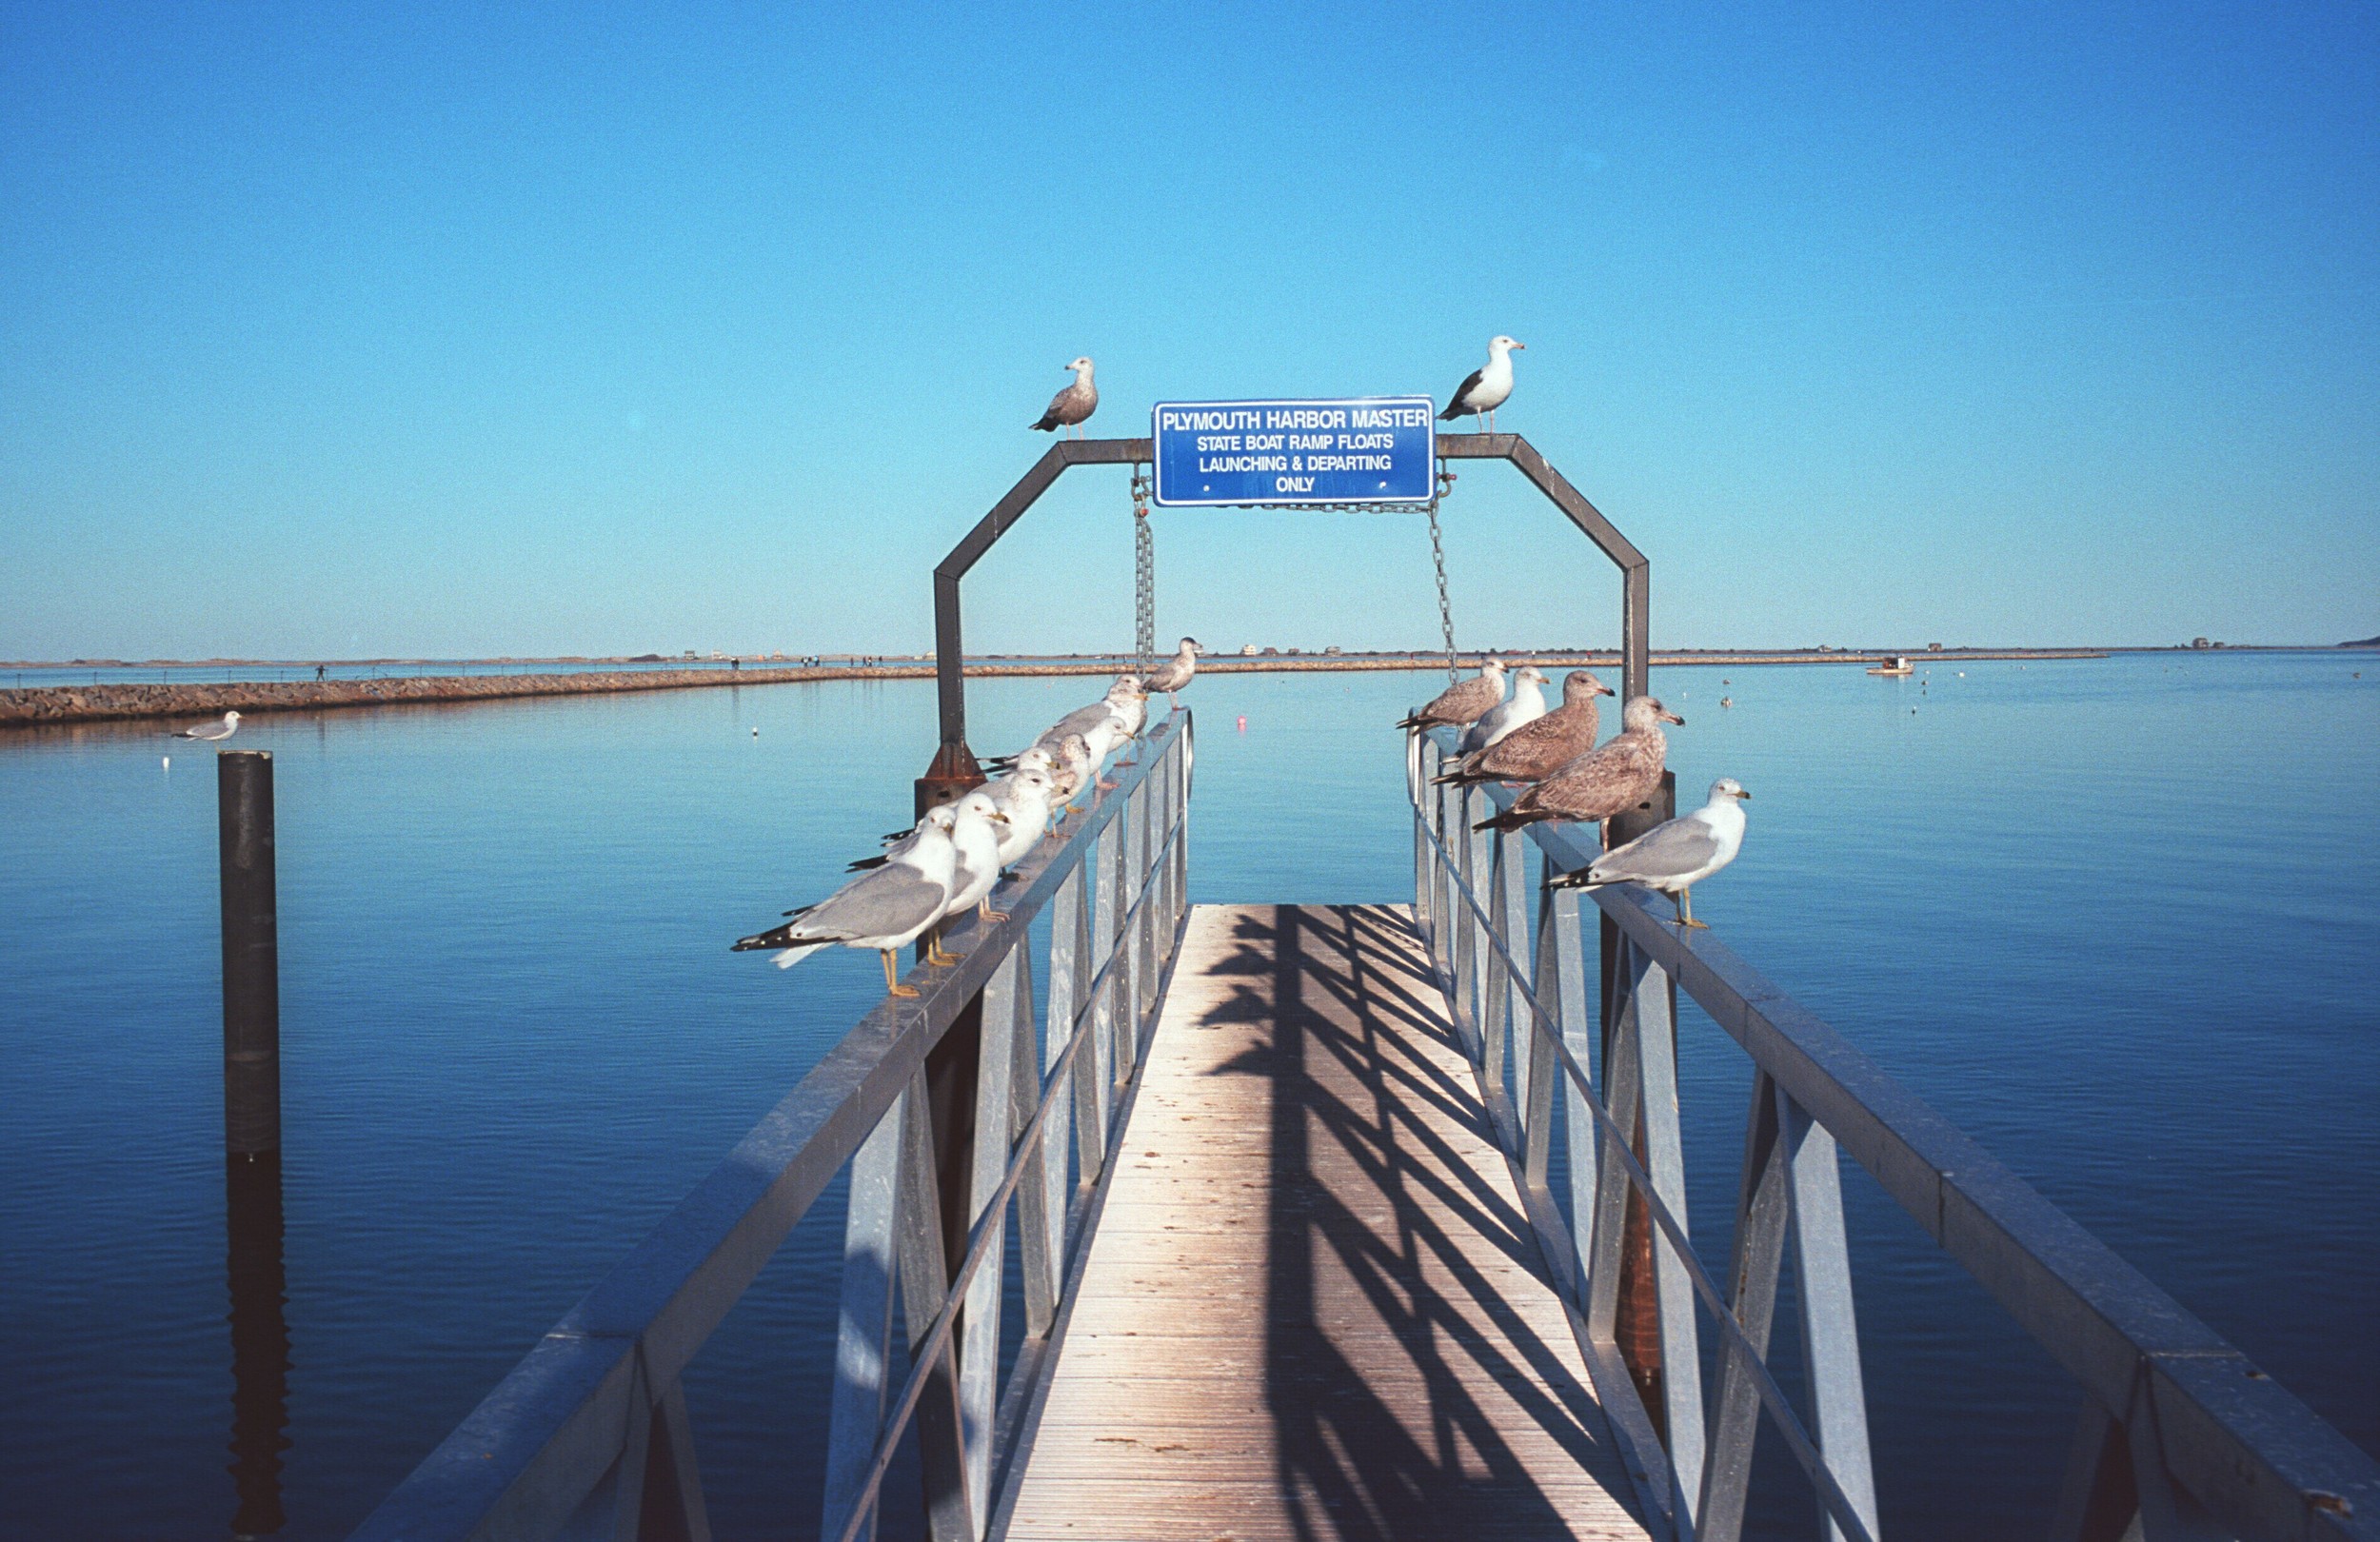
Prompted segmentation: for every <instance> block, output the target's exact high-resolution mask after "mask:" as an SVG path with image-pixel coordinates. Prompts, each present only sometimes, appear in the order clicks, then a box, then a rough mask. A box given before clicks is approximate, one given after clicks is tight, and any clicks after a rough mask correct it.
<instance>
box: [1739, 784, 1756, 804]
mask: <svg viewBox="0 0 2380 1542" xmlns="http://www.w3.org/2000/svg"><path fill="white" fill-rule="evenodd" d="M1735 801H1737V802H1742V803H1749V802H1751V801H1752V794H1750V793H1748V792H1746V791H1744V790H1743V789H1742V788H1741V787H1738V788H1736V789H1735Z"/></svg>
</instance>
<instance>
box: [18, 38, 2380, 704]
mask: <svg viewBox="0 0 2380 1542" xmlns="http://www.w3.org/2000/svg"><path fill="white" fill-rule="evenodd" d="M996 11H997V12H1000V14H997V15H996V14H995V12H996ZM1499 331H1500V332H1509V333H1511V334H1512V335H1514V336H1516V337H1518V338H1520V339H1522V340H1523V341H1525V342H1526V343H1527V344H1528V345H1529V348H1528V351H1527V352H1526V353H1524V354H1522V355H1520V356H1519V360H1518V363H1519V366H1520V384H1519V387H1518V390H1517V393H1516V395H1515V397H1514V400H1513V403H1512V405H1511V406H1510V408H1509V409H1508V410H1507V411H1506V413H1505V414H1504V416H1503V423H1502V426H1504V427H1507V428H1513V429H1517V430H1519V431H1521V432H1523V433H1525V434H1527V435H1528V436H1529V437H1530V439H1531V440H1532V441H1534V442H1535V443H1536V444H1537V445H1538V446H1539V447H1540V448H1542V449H1543V450H1544V451H1545V452H1546V453H1547V454H1548V455H1549V456H1550V457H1551V458H1552V459H1553V461H1554V462H1555V464H1557V465H1559V466H1561V467H1562V468H1563V469H1564V470H1566V471H1567V472H1568V473H1569V474H1570V476H1571V477H1572V479H1573V480H1574V481H1575V482H1577V484H1579V486H1580V487H1581V488H1582V489H1583V490H1585V491H1586V492H1587V494H1588V495H1589V496H1590V497H1591V498H1593V499H1595V500H1596V501H1597V504H1600V506H1601V507H1602V508H1603V509H1604V510H1605V511H1606V512H1607V513H1608V514H1610V515H1611V516H1612V517H1613V519H1614V520H1615V521H1616V522H1617V523H1618V524H1619V525H1620V526H1621V528H1622V529H1624V530H1626V531H1627V532H1629V534H1630V535H1631V536H1632V538H1633V539H1634V540H1635V541H1636V543H1637V544H1639V545H1641V546H1642V547H1643V548H1644V549H1645V550H1646V551H1647V552H1648V553H1649V554H1650V555H1651V557H1652V559H1653V563H1654V569H1653V571H1654V637H1655V641H1656V643H1657V644H1665V645H1691V644H1709V645H1728V644H1765V643H1800V642H1817V641H1821V640H1827V641H1835V642H1861V641H1871V642H1917V641H1931V640H1935V639H1940V640H1944V641H1948V642H2044V643H2050V642H2170V641H2173V640H2177V639H2181V640H2186V639H2188V638H2190V637H2191V636H2192V635H2195V634H2201V633H2203V634H2207V635H2211V636H2214V637H2219V638H2226V639H2231V640H2237V641H2246V642H2287V641H2313V642H2335V641H2338V640H2340V639H2343V638H2348V637H2360V636H2366V635H2370V634H2371V633H2373V632H2380V507H2376V506H2375V495H2374V485H2375V481H2376V480H2380V475H2376V474H2380V10H2376V9H2375V8H2374V7H2373V6H2371V5H2370V4H2369V3H2366V0H2352V3H2339V4H2317V5H2305V6H2273V5H2269V4H2252V5H2250V4H2244V5H2237V6H2231V7H2205V6H2185V7H2175V6H2149V5H2142V6H2136V7H2110V6H2103V5H2089V4H2085V5H2061V6H2024V7H1974V8H1962V9H1960V10H1956V11H1950V10H1941V11H1932V10H1927V11H1922V12H1921V11H1920V10H1915V9H1913V8H1910V7H1907V6H1904V5H1897V4H1878V5H1874V6H1867V7H1860V6H1840V5H1837V6H1826V7H1793V8H1774V7H1764V8H1740V9H1737V8H1719V7H1712V6H1701V5H1694V6H1689V5H1682V4H1656V5H1651V6H1629V7H1611V8H1595V9H1585V8H1574V7H1562V8H1556V9H1550V10H1537V9H1532V8H1527V7H1517V6H1512V5H1503V6H1496V7H1484V8H1483V7H1476V6H1475V7H1460V6H1450V7H1439V8H1433V9H1429V10H1398V9H1394V8H1388V7H1379V6H1365V7H1361V8H1346V9H1335V8H1323V7H1282V6H1279V5H1271V4H1268V5H1263V6H1259V7H1251V8H1246V9H1242V10H1228V9H1224V8H1219V7H1214V6H1206V5H1201V6H1197V7H1187V8H1179V9H1159V8H1153V7H1135V8H1117V9H1116V10H1084V11H1070V10H1041V11H1037V12H1033V13H1031V14H1030V16H1029V17H1024V16H1022V14H1021V13H1018V12H1013V11H1011V10H1009V8H991V7H964V8H959V7H954V8H951V9H949V10H945V11H942V12H936V13H925V14H905V15H904V14H900V13H895V12H893V11H891V10H883V9H880V8H874V7H849V8H820V9H818V10H814V11H813V10H799V9H796V8H780V7H766V6H750V5H738V6H731V7H716V8H704V7H698V6H692V5H685V4H672V5H669V6H666V7H656V8H653V9H652V10H648V11H638V10H634V9H632V8H628V7H603V8H597V7H588V6H575V5H570V6H564V5H557V6H552V7H548V8H532V7H487V6H480V5H472V6H457V7H452V8H437V7H430V6H385V7H357V8H352V9H351V10H345V11H342V12H338V13H334V12H333V10H332V8H329V7H325V6H313V5H297V4H291V5H282V6H251V5H242V6H236V7H218V6H210V5H197V4H184V3H173V4H161V5H157V6H154V7H149V8H130V7H120V6H110V5H96V4H76V5H67V4H49V5H41V6H32V7H29V6H24V5H19V4H13V3H10V4H6V5H5V6H0V657H19V658H23V657H34V658H45V657H67V656H71V655H90V656H102V655H121V656H133V657H139V656H151V655H155V656H199V655H210V654H237V655H268V656H313V655H322V654H328V655H333V656H347V655H387V654H397V655H414V654H428V655H452V654H482V653H521V654H526V653H549V652H609V651H616V650H625V651H643V650H645V649H647V648H651V649H660V650H675V649H679V648H684V647H700V648H704V649H706V650H707V649H710V648H714V647H717V648H726V649H731V650H762V649H769V648H778V647H782V648H785V649H788V650H795V649H842V648H862V649H869V650H877V651H896V650H898V651H914V650H917V649H922V648H923V647H925V646H927V645H929V643H930V640H931V623H930V614H931V607H930V596H929V590H928V583H927V572H928V569H929V568H930V566H931V564H932V563H933V562H934V561H935V560H936V559H937V558H939V556H940V555H941V553H942V551H943V550H945V549H946V548H947V547H948V546H949V544H951V543H952V542H953V541H954V540H956V539H957V537H958V536H959V535H960V534H961V533H962V531H963V530H964V529H965V528H966V527H967V525H968V524H970V523H971V522H973V521H974V520H975V519H976V518H978V517H979V516H980V515H981V514H982V512H983V510H984V509H985V508H986V507H987V506H989V504H991V502H992V501H993V499H994V498H995V497H997V496H998V495H999V493H1000V492H1001V491H1002V490H1003V489H1004V488H1005V487H1006V486H1007V485H1008V484H1009V483H1010V482H1012V481H1013V480H1014V479H1015V478H1016V477H1017V476H1018V475H1019V474H1020V473H1021V471H1022V470H1023V469H1024V467H1025V466H1026V465H1028V464H1029V463H1030V461H1031V460H1032V459H1033V457H1035V456H1036V455H1038V454H1039V453H1040V452H1041V449H1042V447H1043V446H1044V445H1046V443H1047V441H1046V440H1045V439H1044V438H1043V437H1042V436H1040V435H1036V434H1030V433H1027V432H1026V431H1025V429H1024V425H1026V424H1027V423H1028V422H1030V421H1031V420H1032V419H1033V418H1034V417H1035V416H1036V415H1037V414H1038V413H1039V411H1040V409H1041V405H1042V403H1043V402H1045V401H1046V400H1047V398H1048V396H1049V394H1050V392H1052V391H1053V390H1055V389H1056V388H1057V387H1058V386H1061V385H1062V384H1063V383H1064V380H1065V378H1066V377H1065V376H1064V374H1063V372H1062V370H1061V367H1060V366H1061V365H1062V364H1064V362H1065V361H1067V360H1069V359H1071V358H1073V357H1074V356H1075V355H1076V354H1078V353H1086V352H1087V353H1089V354H1091V355H1093V356H1094V357H1095V358H1097V359H1098V361H1099V365H1100V383H1101V388H1102V405H1101V410H1100V415H1099V417H1098V419H1097V420H1096V423H1095V425H1094V426H1095V428H1096V429H1098V430H1101V431H1104V432H1107V433H1110V434H1124V433H1145V432H1146V431H1147V410H1148V406H1149V405H1150V404H1151V403H1152V402H1154V401H1156V400H1159V399H1160V398H1168V399H1183V398H1198V397H1231V396H1263V395H1325V394H1358V393H1377V392H1398V391H1429V392H1433V393H1438V394H1439V395H1440V396H1441V397H1442V396H1443V393H1444V392H1445V391H1446V390H1447V388H1448V387H1450V386H1453V385H1454V383H1455V382H1456V381H1457V380H1458V379H1459V378H1460V377H1461V376H1462V375H1463V374H1464V372H1466V371H1467V370H1469V369H1471V368H1473V367H1474V366H1476V365H1477V364H1478V363H1479V362H1480V360H1481V358H1482V357H1483V346H1484V344H1485V341H1486V339H1487V338H1488V337H1489V336H1490V335H1492V334H1494V333H1496V332H1499ZM1130 524H1131V521H1130V518H1129V513H1128V505H1127V502H1126V497H1125V488H1124V484H1123V479H1122V475H1121V472H1113V471H1110V472H1078V473H1075V474H1074V475H1072V476H1071V477H1069V478H1068V479H1067V480H1066V481H1065V482H1064V483H1061V484H1060V487H1059V488H1058V490H1057V491H1056V492H1055V493H1053V494H1052V495H1051V496H1050V497H1049V498H1048V499H1046V500H1044V502H1043V504H1042V505H1041V507H1040V508H1038V509H1037V510H1036V511H1035V512H1034V514H1033V515H1032V517H1031V518H1030V520H1029V521H1028V522H1027V523H1026V524H1024V525H1023V526H1022V527H1021V529H1020V530H1019V531H1018V532H1017V533H1016V534H1014V535H1012V536H1011V537H1010V538H1009V539H1008V540H1007V541H1006V542H1005V543H1004V544H1002V547H1001V548H1000V550H999V551H998V552H996V553H995V554H994V555H993V556H992V557H991V558H990V559H988V560H987V561H986V562H985V563H983V565H982V566H981V567H979V568H978V569H977V571H976V574H975V575H974V577H973V578H972V579H971V581H970V585H969V589H968V603H969V618H970V623H971V633H970V642H971V643H973V644H975V645H977V646H981V647H984V648H999V649H1026V648H1035V647H1100V646H1117V645H1121V644H1124V643H1126V642H1128V641H1129V638H1130V631H1131V622H1130V614H1131V611H1130V606H1131V544H1130V533H1129V527H1130ZM1447 539H1448V547H1449V559H1450V562H1451V563H1452V565H1453V567H1454V578H1455V604H1456V620H1457V623H1458V629H1459V631H1460V633H1461V636H1462V640H1463V641H1464V642H1465V643H1466V644H1477V645H1517V644H1529V643H1542V644H1552V643H1557V642H1597V643H1602V642H1611V641H1612V640H1613V639H1614V638H1615V636H1616V608H1617V605H1616V592H1617V590H1616V582H1615V581H1614V580H1613V579H1612V578H1611V577H1610V576H1609V572H1608V569H1607V568H1605V567H1604V566H1603V564H1602V563H1601V560H1600V559H1599V558H1597V556H1595V554H1594V553H1593V552H1592V551H1590V550H1589V549H1588V547H1587V546H1586V545H1585V544H1584V543H1583V542H1582V541H1580V540H1578V539H1577V537H1575V536H1574V535H1572V534H1570V533H1569V532H1568V528H1567V526H1566V525H1564V524H1561V523H1560V522H1559V521H1558V518H1557V516H1556V515H1555V514H1554V513H1553V511H1552V510H1551V509H1550V507H1548V506H1547V505H1545V504H1542V502H1540V501H1537V499H1536V498H1535V495H1534V494H1531V493H1529V492H1527V490H1526V489H1525V488H1524V487H1523V486H1522V484H1520V483H1519V481H1518V479H1517V477H1516V476H1515V475H1514V474H1513V473H1512V472H1511V471H1510V470H1509V468H1501V467H1498V468H1493V469H1491V468H1487V467H1475V468H1473V470H1472V471H1471V473H1470V474H1468V475H1466V476H1465V478H1464V480H1463V482H1462V484H1461V486H1460V487H1459V489H1458V492H1457V495H1456V497H1455V500H1454V501H1453V502H1452V503H1451V504H1450V505H1449V507H1448V511H1447ZM1158 563H1159V586H1160V627H1161V628H1162V629H1163V630H1164V631H1165V633H1166V634H1167V635H1168V636H1171V635H1175V634H1178V633H1179V632H1181V631H1185V630H1187V631H1193V632H1196V633H1198V634H1199V635H1200V637H1201V638H1202V639H1203V640H1205V641H1206V642H1209V643H1217V644H1224V645H1237V644H1238V643H1239V642H1243V641H1259V642H1277V643H1279V644H1282V645H1292V644H1297V645H1309V646H1312V645H1319V644H1322V643H1325V642H1339V643H1342V644H1346V645H1351V646H1369V645H1384V644H1398V643H1407V642H1425V641H1427V640H1428V639H1429V638H1430V637H1431V636H1432V635H1433V633H1434V631H1435V623H1436V616H1435V605H1434V603H1433V600H1432V597H1431V591H1430V583H1429V563H1428V543H1427V539H1426V536H1425V534H1424V532H1423V530H1422V529H1421V528H1420V526H1419V524H1418V521H1415V520H1413V519H1411V518H1408V517H1382V516H1343V515H1342V516H1312V515H1290V514H1240V513H1206V512H1188V511H1185V512H1176V513H1167V514H1162V515H1160V517H1159V529H1158ZM1077 595H1080V596H1081V598H1080V599H1078V598H1076V596H1077Z"/></svg>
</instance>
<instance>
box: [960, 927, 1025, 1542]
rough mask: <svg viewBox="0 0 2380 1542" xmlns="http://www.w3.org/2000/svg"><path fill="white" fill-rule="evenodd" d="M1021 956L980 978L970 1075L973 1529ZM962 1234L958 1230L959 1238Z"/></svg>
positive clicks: (985, 1472)
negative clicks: (987, 1252) (985, 1239)
mask: <svg viewBox="0 0 2380 1542" xmlns="http://www.w3.org/2000/svg"><path fill="white" fill-rule="evenodd" d="M1023 957H1024V951H1023V948H1022V947H1021V945H1020V946H1018V947H1012V948H1010V949H1009V950H1008V954H1007V956H1006V957H1005V958H1003V959H1001V961H1000V963H999V964H998V965H997V966H996V967H995V968H994V969H993V971H992V978H991V979H988V980H986V981H984V984H983V1007H982V1013H983V1026H982V1058H981V1061H980V1063H979V1065H978V1068H977V1072H976V1078H975V1136H974V1151H973V1154H972V1160H971V1161H970V1162H969V1163H968V1169H969V1182H968V1195H967V1209H966V1218H967V1230H968V1231H972V1230H973V1228H974V1227H976V1226H977V1225H979V1224H982V1223H985V1222H986V1221H987V1220H988V1224H989V1227H990V1234H991V1236H992V1238H993V1240H992V1243H991V1260H992V1261H989V1262H987V1263H985V1264H984V1265H982V1267H979V1268H978V1269H977V1270H976V1272H975V1277H974V1278H973V1279H971V1280H969V1281H968V1282H967V1295H966V1305H965V1308H964V1313H963V1315H962V1321H961V1326H960V1347H959V1413H960V1421H961V1422H960V1429H961V1433H962V1437H963V1440H964V1443H965V1447H966V1473H967V1499H968V1509H969V1512H970V1513H971V1515H972V1517H973V1519H974V1522H975V1528H976V1534H977V1535H978V1536H981V1535H982V1531H983V1526H984V1523H985V1521H986V1520H987V1519H989V1513H988V1512H989V1495H990V1493H991V1473H992V1409H993V1404H994V1401H995V1399H996V1394H998V1392H999V1390H1000V1307H1001V1297H1002V1286H1003V1284H1004V1281H1003V1280H1002V1277H1001V1276H1002V1268H1001V1260H1002V1259H1003V1258H1004V1257H1005V1254H1004V1252H1003V1248H1002V1237H1003V1235H1004V1232H1005V1230H1006V1227H1005V1217H1004V1216H988V1217H987V1216H986V1212H987V1210H988V1209H989V1207H990V1205H991V1202H992V1197H993V1196H995V1195H997V1194H998V1193H999V1192H1000V1186H1001V1184H1002V1182H1003V1181H1005V1180H1006V1178H1007V1176H1008V1156H1009V1152H1010V1149H1011V1138H1010V1137H1011V1136H1012V1135H1013V1133H1014V1131H1015V1128H1016V1127H1015V1126H1014V1125H1013V1124H1011V1123H1010V1119H1011V1117H1012V1115H1013V1113H1014V1107H1015V1097H1014V1089H1013V1087H1012V1079H1013V1077H1015V1074H1016V1066H1017V1057H1016V1045H1017V1038H1018V1032H1017V1031H1018V1022H1017V1017H1018V1012H1017V1009H1018V1007H1019V1005H1020V1004H1021V1005H1022V1006H1023V1007H1024V1009H1025V1012H1026V1014H1027V1017H1026V1019H1025V1022H1024V1031H1025V1033H1026V1034H1028V1035H1029V1034H1030V1033H1031V1032H1032V1026H1033V1025H1032V1019H1031V1017H1030V1013H1031V1011H1032V997H1031V995H1030V992H1031V989H1032V987H1031V986H1030V984H1027V985H1025V986H1024V991H1025V993H1026V994H1024V995H1023V996H1022V998H1020V995H1019V988H1018V987H1019V976H1020V969H1021V961H1022V959H1023ZM963 1237H964V1234H962V1240H963Z"/></svg>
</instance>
